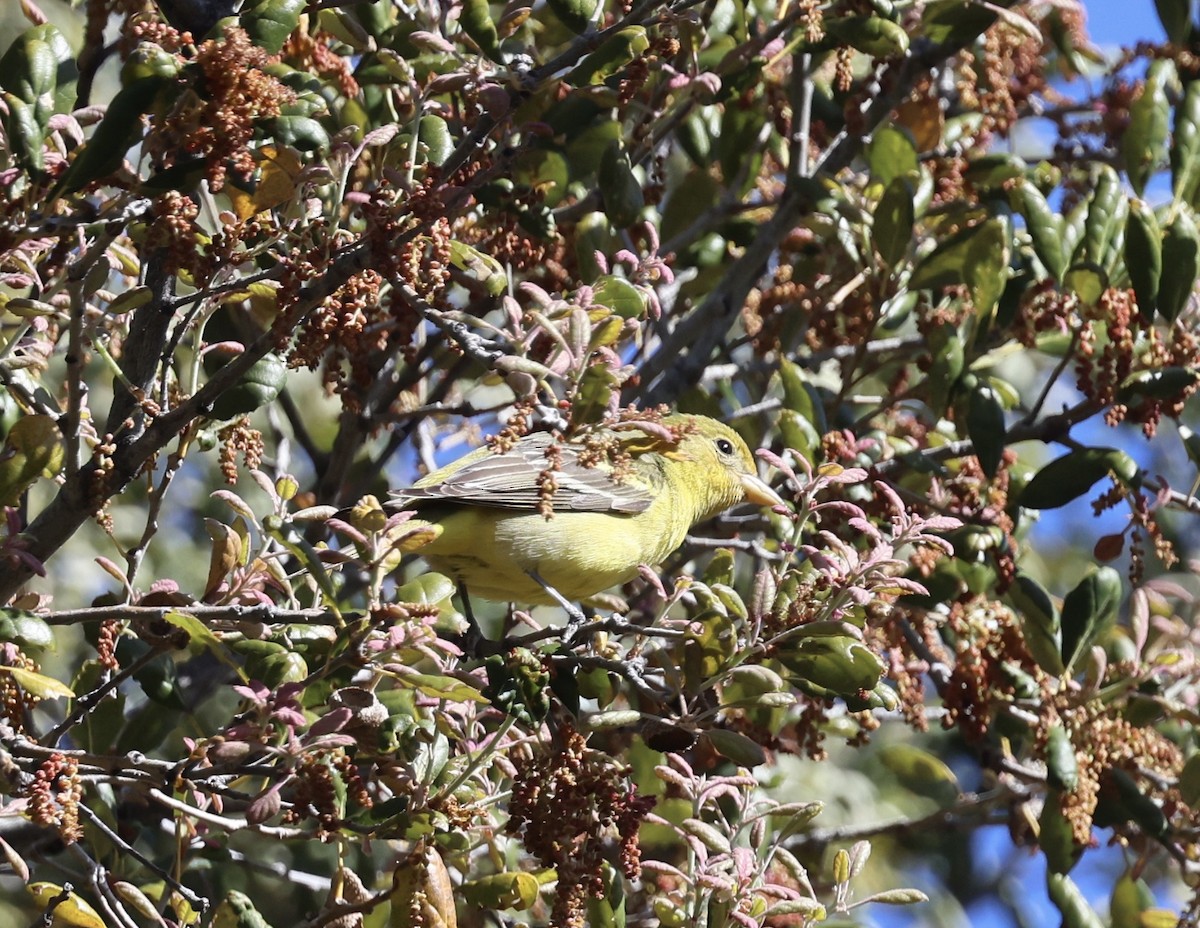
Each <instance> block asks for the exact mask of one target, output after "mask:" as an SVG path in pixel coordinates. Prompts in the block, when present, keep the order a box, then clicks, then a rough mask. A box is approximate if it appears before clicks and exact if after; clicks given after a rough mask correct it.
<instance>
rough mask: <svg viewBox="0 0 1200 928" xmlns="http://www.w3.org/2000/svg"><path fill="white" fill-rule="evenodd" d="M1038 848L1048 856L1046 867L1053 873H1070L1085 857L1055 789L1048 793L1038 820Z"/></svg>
mask: <svg viewBox="0 0 1200 928" xmlns="http://www.w3.org/2000/svg"><path fill="white" fill-rule="evenodd" d="M1038 846H1039V847H1040V848H1041V849H1042V853H1043V854H1045V855H1046V866H1047V868H1048V869H1049V871H1050V872H1051V873H1059V874H1066V873H1070V872H1071V869H1072V868H1073V867H1074V866H1075V864H1077V863H1079V858H1080V857H1082V856H1083V848H1081V847H1080V846H1079V845H1078V844H1076V843H1075V837H1074V833H1073V832H1072V830H1071V823H1070V822H1068V821H1067V819H1066V817H1065V816H1064V815H1063V813H1062V798H1061V796H1060V795H1059V792H1058V790H1055V789H1051V790H1050V791H1049V792H1048V793H1046V801H1045V804H1044V805H1043V806H1042V814H1041V816H1040V817H1039V818H1038Z"/></svg>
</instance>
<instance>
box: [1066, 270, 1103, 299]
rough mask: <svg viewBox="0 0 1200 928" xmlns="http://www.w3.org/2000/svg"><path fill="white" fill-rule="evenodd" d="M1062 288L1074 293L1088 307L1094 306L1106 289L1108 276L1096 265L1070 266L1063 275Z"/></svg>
mask: <svg viewBox="0 0 1200 928" xmlns="http://www.w3.org/2000/svg"><path fill="white" fill-rule="evenodd" d="M1062 280H1063V287H1065V288H1066V289H1067V290H1070V291H1071V292H1072V293H1074V294H1075V295H1076V296H1077V297H1079V299H1080V300H1082V301H1083V302H1084V303H1086V304H1087V305H1088V306H1095V305H1096V304H1097V303H1098V302H1099V301H1100V297H1101V296H1102V295H1103V294H1104V291H1105V290H1107V289H1108V274H1106V273H1105V272H1104V268H1102V267H1100V265H1098V264H1093V263H1091V262H1090V261H1089V262H1082V263H1079V264H1072V265H1071V267H1070V268H1068V270H1067V272H1066V273H1065V274H1063V279H1062Z"/></svg>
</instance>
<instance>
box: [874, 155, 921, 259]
mask: <svg viewBox="0 0 1200 928" xmlns="http://www.w3.org/2000/svg"><path fill="white" fill-rule="evenodd" d="M915 196H916V188H915V187H914V186H913V182H912V178H911V177H909V176H907V175H902V176H900V177H895V178H893V179H892V181H891V183H889V184H888V185H887V187H886V188H885V189H884V191H883V196H882V197H880V199H879V204H878V205H877V206H876V207H875V216H874V220H873V222H872V226H871V238H872V241H873V242H874V243H875V250H876V251H877V252H879V257H880V258H882V259H883V260H884V262H885V263H886V264H887V265H888V266H889V267H895V266H896V265H897V264H899V263H900V261H901V259H903V258H904V256H905V255H906V254H907V253H908V248H909V245H910V244H911V242H912V230H913V222H914V217H915V214H916V207H915V206H914V205H913V200H914V197H915Z"/></svg>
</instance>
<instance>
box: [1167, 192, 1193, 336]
mask: <svg viewBox="0 0 1200 928" xmlns="http://www.w3.org/2000/svg"><path fill="white" fill-rule="evenodd" d="M1162 267H1163V270H1162V277H1161V279H1160V282H1159V287H1158V311H1159V312H1160V313H1162V315H1163V317H1164V318H1165V319H1166V320H1167V321H1168V322H1174V321H1175V319H1176V317H1177V316H1178V315H1179V314H1180V313H1181V312H1183V309H1184V307H1185V306H1187V304H1188V300H1190V299H1191V296H1192V291H1193V290H1194V289H1195V286H1196V276H1197V274H1198V273H1200V231H1198V230H1197V229H1196V223H1195V220H1193V219H1192V212H1191V209H1190V208H1189V207H1186V206H1184V207H1181V208H1180V209H1179V211H1178V212H1177V213H1176V214H1175V219H1174V221H1173V222H1172V223H1171V224H1170V225H1169V226H1167V234H1166V236H1165V238H1163V243H1162Z"/></svg>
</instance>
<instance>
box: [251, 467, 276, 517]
mask: <svg viewBox="0 0 1200 928" xmlns="http://www.w3.org/2000/svg"><path fill="white" fill-rule="evenodd" d="M250 476H251V477H253V478H254V482H255V483H257V484H258V488H259V489H260V490H262V491H263V492H264V493H266V494H267V498H268V499H269V500H270V501H271V506H272V507H274V508H278V507H279V504H280V503H281V502H282V500H281V499H280V498H279V491H278V490H276V489H275V479H274V478H273V477H272V476H271V475H270V474H265V473H263V472H262V471H261V470H257V469H255V470H252V471H250ZM246 518H251V516H247V517H246Z"/></svg>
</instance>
